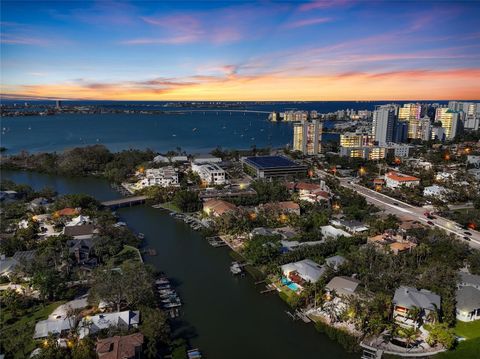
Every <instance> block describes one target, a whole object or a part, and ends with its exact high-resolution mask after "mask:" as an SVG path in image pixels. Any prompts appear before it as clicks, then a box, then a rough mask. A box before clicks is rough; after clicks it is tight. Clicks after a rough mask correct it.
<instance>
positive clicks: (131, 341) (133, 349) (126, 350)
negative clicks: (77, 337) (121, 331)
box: [95, 333, 144, 359]
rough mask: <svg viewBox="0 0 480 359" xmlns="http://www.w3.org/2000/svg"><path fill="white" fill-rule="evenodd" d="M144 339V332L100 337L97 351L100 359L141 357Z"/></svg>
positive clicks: (134, 358)
mask: <svg viewBox="0 0 480 359" xmlns="http://www.w3.org/2000/svg"><path fill="white" fill-rule="evenodd" d="M143 341H144V338H143V334H142V333H134V334H130V335H124V336H119V335H116V336H114V337H109V338H105V339H98V341H97V344H96V345H95V352H96V353H97V356H98V359H141V358H142V346H143Z"/></svg>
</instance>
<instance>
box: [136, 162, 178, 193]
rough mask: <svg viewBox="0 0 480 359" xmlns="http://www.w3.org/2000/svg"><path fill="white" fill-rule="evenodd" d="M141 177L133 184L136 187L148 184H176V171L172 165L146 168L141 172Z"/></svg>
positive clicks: (140, 187) (143, 186) (161, 185)
mask: <svg viewBox="0 0 480 359" xmlns="http://www.w3.org/2000/svg"><path fill="white" fill-rule="evenodd" d="M142 176H143V178H142V179H141V180H140V181H138V182H137V183H136V185H135V187H136V188H137V189H142V188H145V187H150V186H160V187H170V186H178V185H179V181H178V172H177V171H176V170H175V168H173V167H172V166H166V167H161V168H148V169H146V170H145V172H144V173H143V174H142Z"/></svg>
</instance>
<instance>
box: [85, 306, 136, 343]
mask: <svg viewBox="0 0 480 359" xmlns="http://www.w3.org/2000/svg"><path fill="white" fill-rule="evenodd" d="M139 323H140V312H139V311H131V310H126V311H124V312H115V313H104V314H98V315H94V316H93V317H85V318H83V319H82V320H81V322H80V324H79V330H78V333H79V337H80V339H82V338H84V337H86V336H88V335H90V334H94V333H96V332H98V331H100V330H102V329H108V328H110V327H118V328H124V329H127V330H128V329H130V328H136V327H138V324H139Z"/></svg>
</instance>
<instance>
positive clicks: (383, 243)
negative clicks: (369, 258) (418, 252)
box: [367, 232, 417, 255]
mask: <svg viewBox="0 0 480 359" xmlns="http://www.w3.org/2000/svg"><path fill="white" fill-rule="evenodd" d="M413 240H414V239H413V238H411V237H406V236H405V237H404V236H402V235H400V234H394V233H392V232H385V233H383V234H378V235H376V236H371V237H368V238H367V243H369V244H373V245H375V246H376V247H378V248H380V249H386V248H388V249H390V250H391V251H392V252H393V254H395V255H397V254H399V253H402V252H406V251H411V250H412V249H413V248H415V247H416V246H417V244H416V243H415V242H413Z"/></svg>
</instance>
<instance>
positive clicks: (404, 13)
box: [1, 0, 480, 100]
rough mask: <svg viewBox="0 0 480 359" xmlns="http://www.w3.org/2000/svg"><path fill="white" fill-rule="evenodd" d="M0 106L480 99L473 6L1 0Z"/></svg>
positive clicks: (479, 41) (477, 8)
mask: <svg viewBox="0 0 480 359" xmlns="http://www.w3.org/2000/svg"><path fill="white" fill-rule="evenodd" d="M1 7H2V9H1V10H2V12H1V27H2V32H1V50H2V51H1V60H2V61H1V62H2V64H1V73H2V87H1V92H2V93H3V94H4V96H24V97H53V98H85V99H87V98H89V99H94V98H97V99H140V100H141V99H145V100H154V99H158V100H162V99H179V100H182V99H195V100H199V99H212V100H214V99H219V100H222V99H225V100H237V99H238V100H247V99H250V100H255V99H258V100H322V99H326V100H331V99H338V100H343V99H390V98H391V99H408V98H416V99H419V98H439V99H440V98H477V99H478V98H479V97H480V96H479V95H480V89H479V87H480V86H479V85H478V83H480V81H479V80H480V76H479V74H480V66H479V64H480V29H479V28H478V19H479V18H480V3H479V2H478V1H469V2H448V1H425V2H418V1H398V2H397V1H354V0H339V1H311V2H286V1H282V2H272V1H261V2H240V1H230V2H215V1H209V2H204V1H202V2H200V1H196V2H182V1H176V2H175V1H169V2H149V1H129V2H127V1H116V2H113V1H94V2H89V1H63V2H60V1H47V2H42V1H28V2H21V1H2V3H1Z"/></svg>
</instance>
